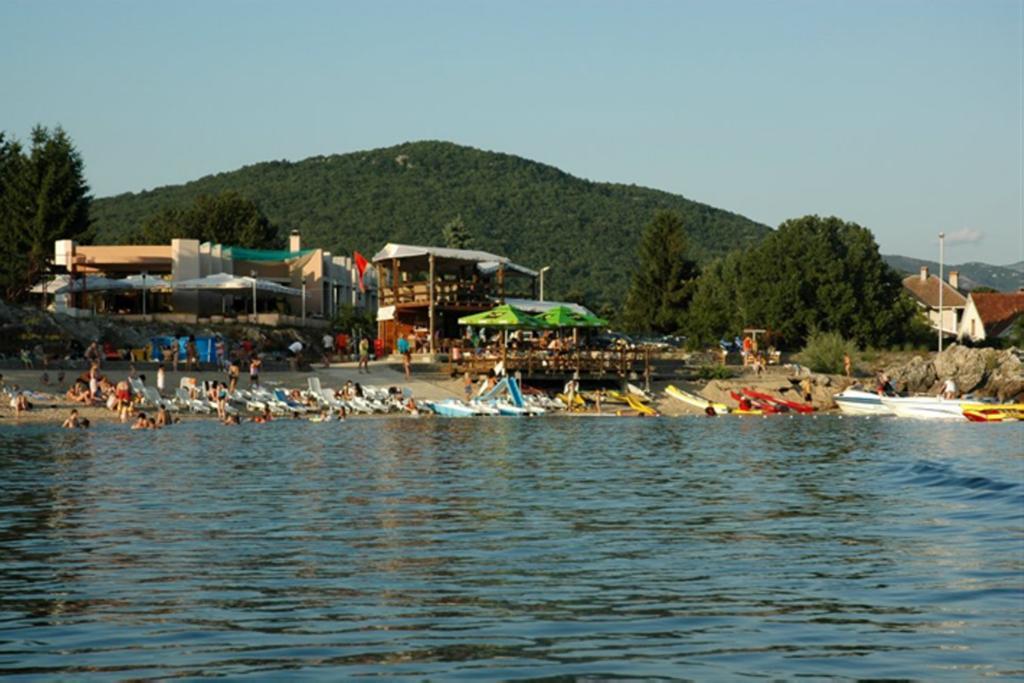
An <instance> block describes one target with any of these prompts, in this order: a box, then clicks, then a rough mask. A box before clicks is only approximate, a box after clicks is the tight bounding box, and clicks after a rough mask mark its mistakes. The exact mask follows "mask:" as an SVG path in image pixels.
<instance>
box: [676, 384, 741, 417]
mask: <svg viewBox="0 0 1024 683" xmlns="http://www.w3.org/2000/svg"><path fill="white" fill-rule="evenodd" d="M665 393H666V394H668V395H669V396H671V397H672V398H674V399H678V400H680V401H682V402H683V403H686V404H687V405H690V406H693V407H694V408H698V409H700V410H705V409H706V408H707V407H708V405H709V404H710V405H711V407H712V408H714V409H715V414H716V415H727V414H728V413H729V406H727V405H725V404H724V403H715V402H714V401H709V400H708V399H706V398H703V397H701V396H698V395H697V394H691V393H690V392H688V391H683V390H682V389H679V388H678V387H675V386H672V385H669V386H668V387H667V388H666V389H665Z"/></svg>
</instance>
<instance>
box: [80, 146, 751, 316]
mask: <svg viewBox="0 0 1024 683" xmlns="http://www.w3.org/2000/svg"><path fill="white" fill-rule="evenodd" d="M229 189H230V190H236V191H238V192H240V193H242V194H243V195H245V196H246V197H248V198H250V199H252V200H253V201H255V202H256V203H257V204H259V205H260V207H261V209H262V210H263V211H264V213H266V215H267V216H268V217H269V218H270V220H271V221H272V222H274V223H275V224H276V225H277V226H279V228H280V230H281V233H282V235H286V234H287V233H288V232H289V231H290V230H292V229H298V230H300V231H301V232H302V239H303V244H304V245H307V246H321V247H324V248H326V249H329V250H330V251H332V252H333V253H337V254H344V253H349V254H350V253H351V252H352V251H353V250H359V251H361V252H362V253H363V254H365V255H367V256H370V255H372V254H373V253H375V252H376V251H377V250H378V249H379V248H380V247H381V246H383V245H384V244H385V243H386V242H405V243H412V244H437V245H442V244H443V239H442V237H441V229H442V227H443V226H444V224H445V223H447V222H448V221H450V220H451V219H453V218H454V217H455V216H457V215H461V216H462V218H463V220H464V222H465V223H466V225H467V227H468V228H469V230H470V232H471V233H472V234H473V238H474V246H476V247H479V248H482V249H486V250H489V251H494V252H497V253H499V254H505V255H507V256H509V257H511V258H512V259H513V260H515V261H517V262H519V263H522V264H523V265H526V266H530V267H533V268H540V267H541V266H545V265H551V266H552V269H551V271H550V272H549V273H548V274H547V277H546V279H545V289H546V290H547V291H548V293H549V294H548V295H549V298H557V297H565V296H568V295H570V294H575V295H578V294H582V295H584V297H585V298H586V300H587V301H588V303H591V304H594V305H597V304H599V303H606V304H618V303H619V302H620V301H621V299H622V298H623V297H624V295H625V290H626V288H627V287H628V284H629V278H630V276H631V273H632V268H633V259H634V255H635V253H636V245H637V243H638V237H639V235H640V233H641V231H642V230H643V228H644V226H645V225H646V224H647V223H648V221H650V219H651V216H652V215H653V214H654V212H655V211H656V210H657V209H671V210H673V211H676V212H678V213H679V214H680V215H681V216H682V217H683V221H684V224H685V226H686V229H687V232H688V234H689V237H690V241H691V246H692V248H693V251H694V255H695V256H696V257H697V258H698V260H702V261H703V260H706V259H708V258H710V257H713V256H716V255H719V254H723V253H725V252H727V251H729V250H731V249H735V248H738V247H744V246H747V245H749V244H752V243H754V242H757V241H758V240H760V239H761V238H762V237H763V236H764V235H765V234H766V233H767V232H768V230H769V228H768V227H767V226H765V225H761V224H759V223H755V222H754V221H751V220H749V219H747V218H744V217H743V216H739V215H737V214H734V213H730V212H728V211H723V210H721V209H716V208H713V207H710V206H707V205H705V204H700V203H698V202H695V201H692V200H689V199H686V198H684V197H681V196H679V195H675V194H671V193H668V192H661V191H658V190H652V189H649V188H644V187H637V186H635V185H619V184H612V183H597V182H591V181H588V180H583V179H580V178H576V177H573V176H571V175H569V174H567V173H564V172H562V171H560V170H559V169H557V168H554V167H552V166H547V165H544V164H541V163H538V162H535V161H530V160H528V159H523V158H520V157H516V156H512V155H508V154H498V153H494V152H486V151H482V150H478V149H473V148H471V147H464V146H460V145H455V144H452V143H448V142H411V143H406V144H401V145H397V146H394V147H388V148H385V149H376V150H370V151H365V152H354V153H351V154H341V155H332V156H319V157H311V158H309V159H304V160H302V161H298V162H294V163H293V162H287V161H272V162H266V163H260V164H254V165H252V166H246V167H244V168H240V169H238V170H236V171H231V172H228V173H218V174H216V175H211V176H206V177H204V178H200V179H198V180H195V181H192V182H190V183H186V184H184V185H175V186H168V187H161V188H157V189H154V190H151V191H148V192H140V193H137V194H130V193H129V194H122V195H118V196H115V197H107V198H103V199H98V200H96V201H95V202H94V203H93V207H92V218H93V220H94V221H95V226H96V228H97V238H96V240H97V242H99V243H121V242H128V241H131V239H132V236H133V234H134V233H135V232H136V231H137V230H138V227H139V226H140V225H141V223H142V222H143V221H144V220H145V219H146V218H147V217H148V216H149V215H151V214H153V213H156V212H157V211H159V210H160V209H162V208H164V207H184V206H187V205H189V204H190V203H191V202H192V200H193V199H194V198H195V197H196V196H198V195H200V194H214V193H219V192H222V191H224V190H229Z"/></svg>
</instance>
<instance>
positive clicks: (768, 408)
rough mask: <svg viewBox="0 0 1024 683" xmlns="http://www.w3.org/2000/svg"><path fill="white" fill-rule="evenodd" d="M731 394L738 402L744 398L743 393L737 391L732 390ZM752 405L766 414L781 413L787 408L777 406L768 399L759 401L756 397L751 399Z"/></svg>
mask: <svg viewBox="0 0 1024 683" xmlns="http://www.w3.org/2000/svg"><path fill="white" fill-rule="evenodd" d="M729 395H730V396H732V400H734V401H736V402H737V403H739V402H740V400H741V399H742V398H743V396H742V395H741V394H737V393H736V392H735V391H730V392H729ZM750 405H752V406H754V407H755V408H757V409H758V410H760V411H761V412H762V413H765V414H772V413H781V412H782V411H783V410H786V408H784V407H782V406H777V405H775V404H773V403H769V402H768V401H758V400H756V399H755V400H753V401H750Z"/></svg>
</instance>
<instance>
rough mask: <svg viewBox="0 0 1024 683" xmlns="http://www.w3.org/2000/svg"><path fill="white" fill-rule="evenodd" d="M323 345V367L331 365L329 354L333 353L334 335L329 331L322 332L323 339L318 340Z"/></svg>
mask: <svg viewBox="0 0 1024 683" xmlns="http://www.w3.org/2000/svg"><path fill="white" fill-rule="evenodd" d="M320 342H321V343H322V344H323V347H324V367H325V368H329V367H331V354H332V353H334V337H333V336H332V335H331V333H330V332H324V336H323V339H321V340H320Z"/></svg>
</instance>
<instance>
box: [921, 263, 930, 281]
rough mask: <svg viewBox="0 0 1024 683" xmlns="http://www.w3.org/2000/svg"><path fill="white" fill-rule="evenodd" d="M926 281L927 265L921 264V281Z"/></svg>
mask: <svg viewBox="0 0 1024 683" xmlns="http://www.w3.org/2000/svg"><path fill="white" fill-rule="evenodd" d="M927 281H928V266H921V282H927Z"/></svg>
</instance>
